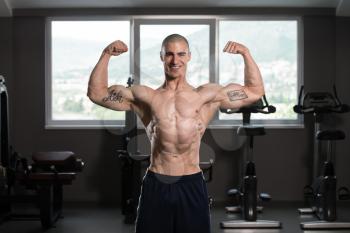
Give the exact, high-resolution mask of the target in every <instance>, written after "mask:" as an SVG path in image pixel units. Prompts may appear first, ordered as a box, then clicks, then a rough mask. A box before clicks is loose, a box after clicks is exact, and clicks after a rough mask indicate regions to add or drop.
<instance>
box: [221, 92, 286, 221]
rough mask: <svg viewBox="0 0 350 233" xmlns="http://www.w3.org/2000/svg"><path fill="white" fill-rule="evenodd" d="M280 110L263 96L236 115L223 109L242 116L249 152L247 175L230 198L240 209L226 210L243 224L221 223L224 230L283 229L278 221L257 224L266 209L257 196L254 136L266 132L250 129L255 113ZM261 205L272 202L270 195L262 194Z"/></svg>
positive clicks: (232, 190) (252, 127) (246, 162)
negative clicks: (263, 208)
mask: <svg viewBox="0 0 350 233" xmlns="http://www.w3.org/2000/svg"><path fill="white" fill-rule="evenodd" d="M275 111H276V108H275V107H274V106H272V105H269V104H268V102H267V100H266V97H265V96H263V98H262V99H260V100H259V101H258V102H256V103H254V104H252V105H250V106H247V107H242V108H240V109H238V110H235V111H232V110H230V109H221V112H224V113H228V114H231V113H242V114H243V126H241V127H239V128H238V131H237V133H238V135H240V136H245V137H247V139H248V140H247V141H246V143H245V149H246V151H247V153H246V154H245V158H244V159H243V162H244V163H243V165H242V167H243V166H244V167H245V172H244V174H240V176H242V177H240V179H241V184H240V187H239V188H236V189H230V190H228V192H227V194H228V196H230V197H234V198H236V199H237V200H238V203H239V205H238V206H233V207H226V211H227V212H231V213H241V214H242V220H229V221H223V222H221V223H220V226H221V228H281V227H282V224H281V223H280V222H278V221H267V220H257V214H258V212H259V211H262V207H260V206H258V205H257V203H258V194H257V177H256V172H255V164H254V162H253V145H254V136H262V135H265V134H266V132H265V128H264V127H258V126H253V125H250V116H251V114H252V113H263V114H270V113H274V112H275ZM259 198H260V200H261V201H269V200H270V199H271V197H270V195H269V194H267V193H260V194H259Z"/></svg>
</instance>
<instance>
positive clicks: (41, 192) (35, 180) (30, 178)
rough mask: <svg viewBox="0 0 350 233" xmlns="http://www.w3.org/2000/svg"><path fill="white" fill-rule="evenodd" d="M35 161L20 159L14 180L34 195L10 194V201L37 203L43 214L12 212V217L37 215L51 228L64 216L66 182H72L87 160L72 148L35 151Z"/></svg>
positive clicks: (45, 226)
mask: <svg viewBox="0 0 350 233" xmlns="http://www.w3.org/2000/svg"><path fill="white" fill-rule="evenodd" d="M32 160H33V163H32V164H31V165H28V163H27V160H26V159H20V160H19V161H20V163H21V165H22V170H18V169H17V170H16V171H15V176H14V179H15V180H13V181H12V182H19V183H20V184H21V185H24V186H25V187H26V188H27V189H31V190H34V191H35V194H32V195H28V194H24V195H14V194H11V188H10V190H9V191H10V192H9V193H10V194H9V200H10V203H20V202H29V203H36V204H37V206H38V207H39V210H40V214H39V216H38V215H28V214H10V215H9V218H10V219H12V220H25V219H33V218H38V217H39V219H40V221H41V224H42V226H43V227H44V228H50V227H52V226H53V225H54V223H55V222H56V221H57V220H58V219H59V218H60V217H62V201H63V185H71V184H72V182H73V180H74V179H75V178H76V175H77V172H81V171H82V169H83V166H84V162H83V161H82V160H81V159H78V158H76V156H75V155H74V153H73V152H71V151H57V152H36V153H34V154H33V155H32Z"/></svg>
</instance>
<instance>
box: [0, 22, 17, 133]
mask: <svg viewBox="0 0 350 233" xmlns="http://www.w3.org/2000/svg"><path fill="white" fill-rule="evenodd" d="M0 32H1V33H0V75H2V76H4V77H5V81H6V87H7V92H8V94H9V95H12V93H13V86H14V77H13V72H12V18H7V17H6V18H5V17H0ZM8 101H9V105H10V106H12V105H13V98H9V100H8ZM12 110H13V108H11V109H9V111H10V113H12V112H11V111H12ZM10 124H13V122H12V121H11V119H10ZM11 136H12V135H11V134H10V139H11Z"/></svg>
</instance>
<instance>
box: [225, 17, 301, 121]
mask: <svg viewBox="0 0 350 233" xmlns="http://www.w3.org/2000/svg"><path fill="white" fill-rule="evenodd" d="M230 40H231V41H235V42H238V43H242V44H244V45H246V46H247V47H248V48H249V50H250V52H251V54H252V56H253V57H254V59H255V61H256V63H257V64H258V66H259V68H260V71H261V73H262V76H263V80H264V84H265V92H266V97H267V99H268V101H269V103H270V104H272V105H274V106H276V108H277V111H276V113H274V114H269V115H264V114H253V115H252V119H279V120H284V119H288V120H296V119H297V114H295V113H294V112H293V106H294V105H295V103H296V102H297V80H298V76H297V75H298V73H297V58H298V57H297V49H298V46H297V21H296V20H289V21H239V20H237V21H220V23H219V48H220V49H219V51H220V56H219V59H220V60H219V82H220V84H222V85H226V84H228V83H229V82H235V83H240V84H243V83H244V76H243V74H244V63H243V59H242V57H241V56H238V55H233V54H228V53H223V52H221V51H222V49H223V48H224V46H225V45H226V43H227V41H230ZM219 119H241V115H240V114H230V115H227V114H223V113H220V115H219Z"/></svg>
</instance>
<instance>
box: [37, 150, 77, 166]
mask: <svg viewBox="0 0 350 233" xmlns="http://www.w3.org/2000/svg"><path fill="white" fill-rule="evenodd" d="M32 159H33V161H34V162H35V163H36V164H37V165H65V164H67V163H70V162H69V160H75V158H74V153H73V152H71V151H49V152H36V153H34V154H33V156H32Z"/></svg>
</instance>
